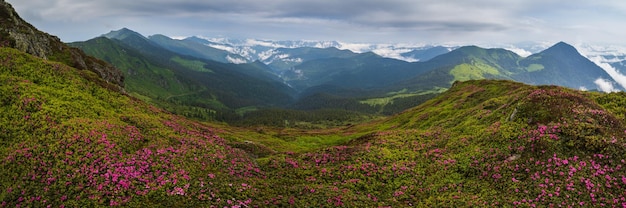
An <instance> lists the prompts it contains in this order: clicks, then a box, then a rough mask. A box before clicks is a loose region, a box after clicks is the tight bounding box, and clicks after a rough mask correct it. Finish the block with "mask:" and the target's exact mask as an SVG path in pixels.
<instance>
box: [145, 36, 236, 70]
mask: <svg viewBox="0 0 626 208" xmlns="http://www.w3.org/2000/svg"><path fill="white" fill-rule="evenodd" d="M148 39H150V40H151V41H152V42H154V43H156V44H158V45H160V46H161V47H163V48H166V49H168V50H170V51H174V52H176V53H179V54H183V55H189V56H193V57H196V58H201V59H206V60H213V61H218V62H222V63H237V64H240V63H247V62H248V60H246V58H244V57H241V56H240V55H237V54H232V53H229V52H227V51H224V50H220V49H216V48H213V47H210V46H207V45H205V44H201V43H198V42H196V41H194V40H193V39H189V38H188V39H184V40H174V39H171V38H169V37H167V36H164V35H152V36H150V37H148Z"/></svg>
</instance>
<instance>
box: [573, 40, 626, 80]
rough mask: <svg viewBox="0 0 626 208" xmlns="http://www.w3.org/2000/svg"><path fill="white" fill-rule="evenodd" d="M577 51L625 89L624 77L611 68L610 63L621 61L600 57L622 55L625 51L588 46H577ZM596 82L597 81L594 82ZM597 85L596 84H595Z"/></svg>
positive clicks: (625, 77)
mask: <svg viewBox="0 0 626 208" xmlns="http://www.w3.org/2000/svg"><path fill="white" fill-rule="evenodd" d="M576 48H577V49H578V51H579V52H580V53H581V54H582V55H584V56H585V57H587V58H588V59H589V60H591V61H592V62H593V63H595V64H596V65H598V66H599V67H601V68H602V69H604V71H606V73H607V74H609V76H611V78H613V80H615V81H616V82H617V84H619V85H620V86H622V88H626V75H624V74H622V73H621V72H620V71H619V70H617V69H615V68H614V67H613V66H611V64H610V63H613V62H617V61H621V60H619V59H616V58H613V59H606V58H604V57H603V56H602V55H623V54H624V53H625V52H626V51H621V50H624V49H612V48H607V47H599V46H590V45H582V44H580V45H578V46H576ZM596 81H597V80H596ZM596 84H597V83H596Z"/></svg>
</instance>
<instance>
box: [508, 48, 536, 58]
mask: <svg viewBox="0 0 626 208" xmlns="http://www.w3.org/2000/svg"><path fill="white" fill-rule="evenodd" d="M505 49H506V50H509V51H513V53H516V54H517V55H519V56H521V57H528V56H530V55H533V53H532V52H530V51H527V50H524V49H521V48H505Z"/></svg>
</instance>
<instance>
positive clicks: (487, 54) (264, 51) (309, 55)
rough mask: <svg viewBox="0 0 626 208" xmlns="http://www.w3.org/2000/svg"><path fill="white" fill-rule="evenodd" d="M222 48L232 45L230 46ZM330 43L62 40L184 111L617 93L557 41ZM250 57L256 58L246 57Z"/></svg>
mask: <svg viewBox="0 0 626 208" xmlns="http://www.w3.org/2000/svg"><path fill="white" fill-rule="evenodd" d="M105 39H108V40H105ZM227 44H228V45H227ZM230 44H239V45H238V46H239V48H236V47H234V46H233V45H230ZM314 44H315V45H314ZM339 44H340V43H338V42H305V41H302V42H288V41H284V42H267V41H266V42H261V41H253V40H248V41H245V42H235V43H233V42H230V41H229V40H221V42H217V41H216V40H214V41H210V40H207V39H202V38H198V37H190V38H186V39H181V40H179V39H172V38H169V37H166V36H163V35H152V36H149V37H145V36H143V35H141V34H139V33H137V32H134V31H132V30H130V29H127V28H124V29H121V30H118V31H111V32H110V33H107V34H104V35H102V36H101V37H98V38H95V39H93V40H89V41H85V42H75V43H71V44H70V45H72V46H75V47H78V48H81V49H82V50H84V51H85V52H86V53H87V54H89V55H93V56H95V57H98V58H100V59H102V60H105V61H107V62H109V63H111V64H113V65H115V66H116V67H118V68H120V69H121V70H122V71H124V72H125V75H126V77H127V82H126V83H127V85H128V87H127V89H128V91H129V92H130V93H134V94H135V95H137V96H138V97H142V98H143V99H144V100H148V101H151V102H152V103H155V104H157V105H159V106H163V107H165V108H166V109H169V110H171V111H173V112H179V113H185V114H186V115H190V114H191V112H195V111H197V112H205V111H207V110H208V111H211V112H215V115H216V116H217V114H219V116H217V117H220V118H222V119H224V118H225V117H229V118H236V117H240V116H241V115H243V113H246V112H249V111H254V110H256V109H266V108H268V107H269V108H272V107H279V108H291V109H301V110H313V109H319V110H321V109H342V110H347V111H356V112H361V113H366V114H372V113H375V114H376V113H384V114H386V115H388V114H393V113H398V112H400V111H402V110H405V109H408V108H410V107H412V106H415V105H417V104H419V101H423V100H425V99H423V98H424V97H425V96H426V97H432V96H431V95H434V94H437V93H440V92H442V91H443V90H445V89H448V88H449V87H450V86H451V84H452V83H453V82H455V81H466V80H474V79H506V80H514V81H519V82H524V83H528V84H533V85H558V86H565V87H569V88H573V89H585V90H604V88H601V87H599V86H600V85H598V83H600V84H606V83H608V84H610V85H611V86H615V87H613V88H614V89H620V90H621V89H623V88H622V87H620V86H619V85H618V84H616V82H615V80H613V78H612V77H611V76H610V75H609V74H607V73H606V72H605V71H604V70H603V69H602V68H600V67H599V66H597V65H596V64H594V63H593V62H591V61H589V60H588V59H587V58H585V57H584V56H582V55H581V54H580V53H579V52H578V51H577V50H576V49H575V48H574V47H572V46H571V45H569V44H567V43H563V42H559V43H557V44H555V45H553V46H551V47H549V48H547V49H545V50H543V51H540V52H537V53H535V54H532V55H530V56H527V57H522V56H519V55H518V54H516V53H514V52H512V51H509V50H506V49H498V48H494V49H485V48H480V47H477V46H464V47H457V48H451V47H430V48H422V49H421V50H413V51H409V52H406V53H404V55H405V56H410V57H412V59H416V60H417V59H420V60H422V61H414V62H407V61H403V60H399V59H394V58H387V57H382V56H380V55H378V54H376V53H374V52H364V53H355V52H353V51H351V50H341V49H338V48H336V47H332V46H338V45H339ZM243 46H245V47H247V48H245V47H243ZM283 46H284V47H283ZM301 46H304V47H301ZM311 46H314V47H311ZM321 46H330V47H326V48H322V47H321ZM233 52H239V54H236V53H233ZM252 54H256V55H252ZM120 55H122V56H120ZM131 57H133V58H132V59H135V63H136V64H133V65H129V64H128V63H133V62H132V61H130V60H129V58H131ZM250 57H257V58H259V59H257V60H256V61H251V60H250V59H249V58H250ZM233 60H239V61H234V62H237V63H238V64H234V63H229V62H233ZM140 63H141V64H140ZM312 101H317V102H312ZM413 101H418V102H417V103H415V102H413ZM333 103H335V104H333ZM183 106H184V107H183ZM392 109H393V110H392ZM201 114H205V113H201ZM205 117H206V116H205Z"/></svg>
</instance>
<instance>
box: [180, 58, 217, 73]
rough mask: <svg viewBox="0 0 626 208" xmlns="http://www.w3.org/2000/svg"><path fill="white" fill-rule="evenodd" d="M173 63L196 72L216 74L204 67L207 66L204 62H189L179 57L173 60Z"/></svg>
mask: <svg viewBox="0 0 626 208" xmlns="http://www.w3.org/2000/svg"><path fill="white" fill-rule="evenodd" d="M172 61H174V62H176V63H178V64H180V65H182V66H184V67H187V68H189V69H192V70H195V71H199V72H207V73H215V72H213V71H212V70H211V69H207V68H205V67H204V65H206V63H204V62H202V61H197V60H189V59H183V58H180V57H178V56H175V57H173V58H172Z"/></svg>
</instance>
